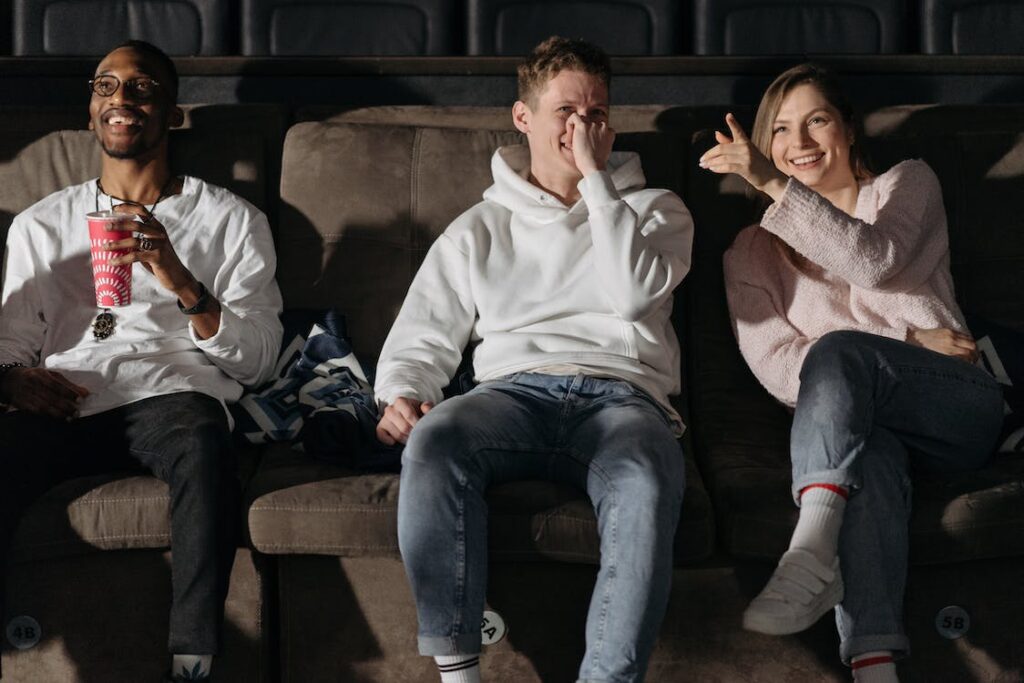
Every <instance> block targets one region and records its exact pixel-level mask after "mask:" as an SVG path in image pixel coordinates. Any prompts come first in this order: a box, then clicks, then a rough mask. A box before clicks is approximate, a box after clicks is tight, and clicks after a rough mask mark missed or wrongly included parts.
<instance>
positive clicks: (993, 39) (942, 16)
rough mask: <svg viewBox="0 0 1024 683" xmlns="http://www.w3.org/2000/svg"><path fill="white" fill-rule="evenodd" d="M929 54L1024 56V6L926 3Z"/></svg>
mask: <svg viewBox="0 0 1024 683" xmlns="http://www.w3.org/2000/svg"><path fill="white" fill-rule="evenodd" d="M921 49H922V51H923V52H925V53H926V54H933V55H934V54H957V55H1021V54H1024V3H1021V2H1019V1H1010V0H1001V1H1000V0H923V3H922V5H921Z"/></svg>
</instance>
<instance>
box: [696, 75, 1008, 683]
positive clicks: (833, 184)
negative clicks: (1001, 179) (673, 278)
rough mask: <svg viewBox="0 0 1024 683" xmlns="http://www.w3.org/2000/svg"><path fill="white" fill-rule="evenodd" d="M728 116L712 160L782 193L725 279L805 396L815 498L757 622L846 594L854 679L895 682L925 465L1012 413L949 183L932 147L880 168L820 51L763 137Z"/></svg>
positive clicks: (804, 434)
mask: <svg viewBox="0 0 1024 683" xmlns="http://www.w3.org/2000/svg"><path fill="white" fill-rule="evenodd" d="M726 123H727V124H728V126H729V129H730V131H731V134H732V137H729V136H726V135H723V134H722V133H716V138H717V141H718V145H717V146H715V147H714V148H713V149H711V150H710V151H708V152H707V153H706V154H705V155H704V156H703V157H701V160H700V165H701V167H702V168H706V169H708V170H710V171H713V172H715V173H735V174H738V175H740V176H741V177H743V178H744V179H745V180H746V181H747V182H748V183H750V185H751V186H752V187H753V188H755V189H756V190H758V191H759V192H761V193H763V194H764V195H766V196H767V198H769V199H770V200H772V201H773V202H774V203H772V204H771V206H769V208H768V209H767V210H766V211H765V214H764V217H763V218H762V219H761V222H760V224H759V225H753V226H750V227H748V228H746V229H745V230H743V231H742V232H741V233H740V234H739V235H738V236H737V238H736V241H735V242H734V243H733V245H732V247H731V248H730V249H729V251H728V252H726V255H725V278H726V291H727V294H728V299H729V309H730V312H731V315H732V321H733V327H734V330H735V333H736V338H737V340H738V342H739V346H740V351H741V352H742V353H743V357H744V358H745V359H746V361H747V363H748V364H749V365H750V367H751V369H752V370H753V372H754V374H755V375H756V376H757V378H758V379H759V380H760V381H761V383H762V384H763V385H764V386H765V388H766V389H768V391H769V392H770V393H771V394H772V395H773V396H775V398H777V399H778V400H779V401H781V402H782V403H784V404H786V405H787V406H789V407H791V408H793V409H794V413H793V428H792V433H791V436H790V454H791V459H792V463H793V497H794V500H795V501H796V503H797V505H799V506H800V515H799V520H798V522H797V527H796V530H795V531H794V533H793V537H792V539H791V541H790V547H789V550H787V551H786V553H785V554H784V555H783V556H782V559H781V560H780V561H779V565H778V567H777V568H776V569H775V572H774V574H773V575H772V578H771V580H770V581H769V582H768V584H767V586H766V587H765V588H764V590H763V591H762V592H761V593H760V594H759V595H758V596H757V597H756V598H755V599H754V600H753V601H752V602H751V604H750V606H749V607H748V608H747V611H746V613H745V614H744V619H743V623H744V627H746V628H748V629H751V630H754V631H760V632H763V633H770V634H785V633H795V632H797V631H801V630H803V629H805V628H807V627H809V626H810V625H811V624H813V623H814V622H815V621H817V619H818V618H819V617H821V616H822V615H823V614H824V613H825V612H827V611H829V610H830V609H832V608H833V607H836V622H837V625H838V629H839V635H840V641H841V645H840V655H841V657H842V659H843V661H844V662H846V663H847V664H851V665H852V667H853V670H854V679H855V680H858V681H895V680H897V678H896V670H895V667H894V665H893V657H894V656H899V655H902V654H905V653H906V652H907V651H908V649H909V643H908V641H907V637H906V635H905V633H904V631H903V625H902V611H903V592H904V585H905V580H906V572H907V548H908V544H907V533H908V532H907V521H908V518H909V514H910V478H909V466H910V462H911V461H913V463H914V467H916V468H929V469H932V470H938V471H952V470H959V469H968V468H976V467H980V466H981V465H983V464H984V463H985V462H987V460H988V458H989V456H990V454H991V452H992V446H993V445H994V443H995V440H996V437H997V435H998V432H999V428H1000V424H1001V420H1002V396H1001V393H1000V391H999V388H998V385H997V384H996V383H995V381H994V380H993V379H992V378H991V377H990V376H989V375H988V374H986V373H985V372H984V371H983V370H981V369H979V368H978V367H976V366H974V365H973V364H972V363H973V361H974V360H975V357H976V354H977V351H976V348H975V345H974V341H973V339H972V338H971V336H970V333H969V332H968V330H967V328H966V327H965V325H964V321H963V315H962V314H961V312H960V310H959V308H958V307H957V304H956V299H955V298H954V295H953V282H952V278H951V277H950V273H949V248H948V242H947V235H946V216H945V211H944V209H943V206H942V194H941V191H940V188H939V183H938V180H937V178H936V177H935V174H934V173H933V172H932V170H931V169H930V168H929V167H928V166H927V165H926V164H925V163H924V162H921V161H917V160H914V161H904V162H902V163H900V164H897V165H896V166H894V167H893V168H892V169H890V170H889V171H887V172H885V173H883V174H881V175H877V176H874V175H871V174H870V173H869V172H868V171H867V169H866V168H865V165H864V163H863V161H862V158H861V156H860V154H859V152H858V145H857V142H858V140H857V139H856V134H855V126H854V121H853V116H852V109H851V107H850V106H849V103H848V102H847V101H846V99H845V97H844V96H843V94H842V91H841V90H840V88H839V87H838V85H837V84H836V81H835V79H834V77H833V76H832V75H831V74H829V73H828V72H826V71H824V70H822V69H821V68H819V67H815V66H813V65H802V66H798V67H795V68H793V69H790V70H789V71H786V72H785V73H783V74H782V75H781V76H779V77H778V78H777V79H776V80H775V81H774V82H773V83H772V85H771V86H770V87H769V88H768V90H767V91H766V92H765V95H764V97H763V99H762V100H761V105H760V107H759V108H758V112H757V118H756V121H755V123H754V130H753V140H750V139H748V138H747V136H746V134H745V133H744V131H743V130H742V128H740V126H739V124H738V123H737V122H736V120H735V118H733V116H732V115H731V114H730V115H728V116H727V117H726Z"/></svg>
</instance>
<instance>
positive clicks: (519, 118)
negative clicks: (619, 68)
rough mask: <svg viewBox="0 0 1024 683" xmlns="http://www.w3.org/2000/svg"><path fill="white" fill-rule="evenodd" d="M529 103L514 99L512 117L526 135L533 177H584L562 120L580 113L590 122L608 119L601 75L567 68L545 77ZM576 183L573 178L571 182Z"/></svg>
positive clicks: (606, 95) (606, 101) (606, 93)
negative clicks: (546, 78)
mask: <svg viewBox="0 0 1024 683" xmlns="http://www.w3.org/2000/svg"><path fill="white" fill-rule="evenodd" d="M531 99H533V100H534V101H533V102H530V103H526V102H522V101H519V102H516V104H515V106H514V107H513V119H514V121H515V124H516V128H518V129H519V130H520V131H522V132H523V133H525V134H526V139H527V142H528V143H529V146H530V165H531V169H532V170H533V172H534V175H535V176H538V177H540V176H542V175H543V176H549V177H550V176H560V177H569V178H575V179H576V180H579V179H580V178H582V177H583V174H582V173H580V171H579V169H578V168H576V161H575V159H574V158H573V155H572V149H571V144H572V141H571V140H570V139H569V137H568V133H567V132H566V127H565V122H566V120H567V119H568V118H569V116H571V115H572V114H574V113H575V114H579V115H580V117H581V118H583V119H584V120H585V121H590V122H593V123H598V122H602V121H603V122H607V121H608V86H607V84H606V83H605V82H604V80H603V79H601V77H600V76H596V75H594V74H590V73H587V72H585V71H577V70H575V69H568V70H563V71H559V72H558V73H557V74H556V75H555V76H553V77H552V78H551V79H549V80H548V82H547V84H546V85H545V87H544V89H543V90H542V91H541V93H540V94H539V95H537V96H536V97H533V98H531ZM574 182H575V181H574Z"/></svg>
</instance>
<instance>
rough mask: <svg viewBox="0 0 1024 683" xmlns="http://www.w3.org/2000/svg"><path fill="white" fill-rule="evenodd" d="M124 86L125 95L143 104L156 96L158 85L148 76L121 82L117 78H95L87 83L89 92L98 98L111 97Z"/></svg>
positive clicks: (109, 76)
mask: <svg viewBox="0 0 1024 683" xmlns="http://www.w3.org/2000/svg"><path fill="white" fill-rule="evenodd" d="M122 83H123V84H124V90H125V93H126V94H127V95H128V96H129V97H131V98H132V99H134V100H138V101H140V102H145V101H147V100H151V99H153V97H155V96H156V93H157V90H158V89H159V88H160V84H159V83H158V82H156V81H154V80H153V79H152V78H150V77H148V76H139V77H138V78H129V79H128V80H126V81H122V80H121V79H120V78H118V77H117V76H111V75H109V74H108V75H106V76H97V77H96V78H94V79H92V80H91V81H89V90H91V91H92V92H94V93H96V94H97V95H99V96H100V97H111V96H112V95H113V94H114V93H116V92H117V89H118V88H119V87H121V84H122Z"/></svg>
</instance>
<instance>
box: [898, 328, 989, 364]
mask: <svg viewBox="0 0 1024 683" xmlns="http://www.w3.org/2000/svg"><path fill="white" fill-rule="evenodd" d="M907 341H908V342H909V343H911V344H914V345H915V346H920V347H923V348H926V349H929V350H931V351H935V352H937V353H944V354H946V355H947V356H954V357H956V358H960V359H961V360H965V361H967V362H968V363H973V362H975V361H976V360H978V346H977V344H975V343H974V339H973V338H972V337H971V335H969V334H964V333H962V332H957V331H955V330H951V329H949V328H946V327H939V328H936V329H934V330H914V329H910V330H907Z"/></svg>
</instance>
